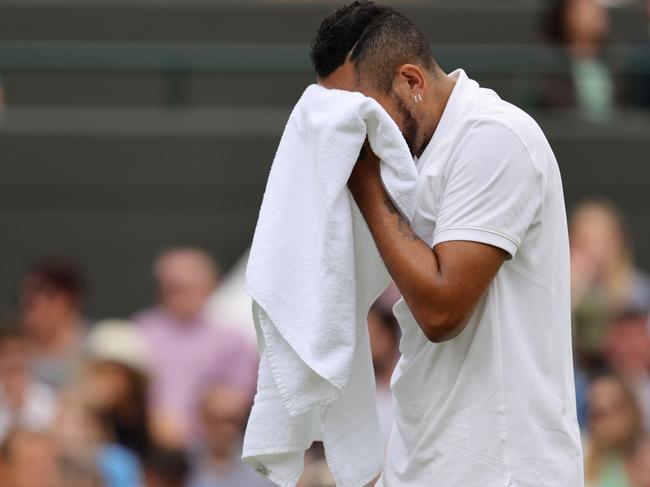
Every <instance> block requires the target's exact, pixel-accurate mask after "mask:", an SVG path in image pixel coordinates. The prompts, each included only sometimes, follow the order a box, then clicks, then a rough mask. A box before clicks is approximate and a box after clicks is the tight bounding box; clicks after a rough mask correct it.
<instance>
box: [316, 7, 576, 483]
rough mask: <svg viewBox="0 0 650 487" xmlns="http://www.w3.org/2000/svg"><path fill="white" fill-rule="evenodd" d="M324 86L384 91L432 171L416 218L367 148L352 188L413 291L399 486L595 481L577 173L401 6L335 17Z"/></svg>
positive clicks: (325, 39)
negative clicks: (446, 55) (589, 465)
mask: <svg viewBox="0 0 650 487" xmlns="http://www.w3.org/2000/svg"><path fill="white" fill-rule="evenodd" d="M312 59H313V62H314V66H315V69H316V73H317V77H318V82H319V83H320V84H322V85H324V86H326V87H328V88H339V89H345V90H353V91H359V92H361V93H364V94H365V95H367V96H370V97H372V98H374V99H376V100H377V101H378V102H379V103H380V104H381V105H382V106H383V107H384V108H385V109H386V111H387V112H388V113H389V114H390V115H391V116H392V118H393V119H394V120H395V122H396V123H397V125H398V126H399V127H400V129H401V131H402V133H403V135H404V137H405V139H406V141H407V143H408V145H409V147H410V149H411V151H412V153H413V156H414V163H415V164H416V165H417V169H418V172H419V183H418V187H417V192H416V201H417V209H416V214H415V217H414V218H413V220H412V221H411V222H410V223H409V222H408V221H407V220H406V219H405V218H404V217H403V216H402V215H401V214H400V213H399V211H398V210H397V209H396V208H395V206H394V205H393V203H392V201H391V200H390V198H389V197H388V196H387V194H386V192H385V190H384V188H383V187H382V183H381V180H380V176H379V161H378V160H377V158H376V157H375V156H374V154H372V152H371V151H370V150H369V149H368V147H366V148H365V149H364V150H362V154H361V155H360V160H359V162H358V163H357V164H356V167H355V169H354V171H353V173H352V175H351V177H350V180H349V183H348V186H349V188H350V191H351V193H352V195H353V196H354V199H355V201H356V202H357V205H358V206H359V208H360V209H361V211H362V213H363V215H364V217H365V219H366V221H367V223H368V226H369V228H370V230H371V232H372V235H373V237H374V239H375V242H376V243H377V246H378V248H379V251H380V253H381V256H382V258H383V260H384V262H385V263H386V266H387V268H388V270H389V272H390V274H391V276H392V277H393V280H394V281H395V283H396V285H397V287H398V288H399V290H400V291H401V294H402V299H401V300H400V301H399V302H398V303H397V304H396V305H395V309H394V312H395V315H396V317H397V319H398V320H399V323H400V326H401V328H402V333H403V335H402V338H401V342H400V351H401V353H402V357H401V359H400V361H399V363H398V365H397V367H396V370H395V372H394V375H393V378H392V381H391V386H392V390H393V394H394V396H395V403H396V412H395V422H394V426H393V430H392V434H391V437H390V442H389V446H388V452H387V460H386V468H385V470H384V473H383V474H382V476H381V478H380V479H379V481H378V484H377V485H380V486H385V487H410V486H413V487H582V486H583V473H582V451H581V446H580V437H579V431H578V424H577V421H576V405H575V390H574V377H573V360H572V351H571V326H570V310H569V246H568V236H567V222H566V214H565V206H564V199H563V193H562V181H561V179H560V172H559V170H558V165H557V162H556V159H555V156H554V155H553V151H552V150H551V147H550V146H549V143H548V142H547V140H546V138H545V136H544V134H543V133H542V130H541V129H540V128H539V126H538V125H537V123H535V121H534V120H533V119H532V118H531V117H530V116H528V115H527V114H526V113H525V112H523V111H522V110H520V109H519V108H517V107H515V106H513V105H511V104H510V103H507V102H506V101H504V100H502V99H501V98H499V96H498V95H497V94H496V93H495V92H494V91H491V90H488V89H485V88H481V87H480V86H479V85H478V84H477V83H476V82H475V81H473V80H472V79H470V78H469V77H468V75H467V74H466V73H465V72H464V71H463V70H457V71H454V72H452V73H450V74H446V73H445V72H443V71H442V69H441V68H440V67H439V66H438V65H437V64H436V61H435V60H434V58H433V55H432V52H431V50H430V47H429V44H428V42H427V40H426V39H425V37H424V35H423V34H422V33H421V32H420V31H419V30H418V29H417V28H416V27H415V25H414V24H413V23H412V22H410V21H409V20H407V19H406V18H405V17H404V16H402V15H401V14H399V13H398V12H396V11H394V10H392V9H389V8H387V7H384V6H380V5H377V4H375V3H372V2H354V3H352V4H350V5H347V6H344V7H342V8H340V9H339V10H338V11H336V12H335V13H334V14H333V15H331V16H329V17H327V18H326V19H325V20H323V22H322V24H321V26H320V28H319V30H318V33H317V35H316V38H315V40H314V43H313V46H312Z"/></svg>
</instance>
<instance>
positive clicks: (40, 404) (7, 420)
mask: <svg viewBox="0 0 650 487" xmlns="http://www.w3.org/2000/svg"><path fill="white" fill-rule="evenodd" d="M2 389H3V388H2V386H1V385H0V443H1V442H2V441H3V440H4V439H5V438H6V436H7V434H8V433H9V431H11V429H12V428H14V427H22V428H27V429H29V430H34V431H43V430H46V429H48V428H49V427H50V426H51V425H52V423H53V421H54V417H55V415H56V411H57V398H56V394H55V392H54V391H53V390H52V389H50V387H49V386H46V385H45V384H41V383H39V382H31V383H30V384H29V385H28V386H27V390H26V391H25V399H24V402H23V406H22V408H21V409H20V410H19V411H13V410H12V409H11V408H10V406H9V404H8V403H7V401H6V400H5V399H4V392H3V390H2Z"/></svg>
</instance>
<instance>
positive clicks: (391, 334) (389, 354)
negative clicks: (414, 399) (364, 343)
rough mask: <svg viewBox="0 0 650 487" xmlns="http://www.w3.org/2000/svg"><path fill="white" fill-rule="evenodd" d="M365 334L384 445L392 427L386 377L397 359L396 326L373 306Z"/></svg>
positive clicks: (391, 399) (397, 334) (393, 319)
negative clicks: (366, 333)
mask: <svg viewBox="0 0 650 487" xmlns="http://www.w3.org/2000/svg"><path fill="white" fill-rule="evenodd" d="M368 333H369V335H370V352H371V354H372V364H373V367H374V369H375V382H376V387H377V411H378V413H379V424H380V426H381V433H382V438H383V440H384V446H388V439H389V437H390V432H391V429H392V427H393V395H392V393H391V391H390V378H391V376H392V374H393V369H394V368H395V364H396V363H397V358H398V348H397V347H398V341H399V338H398V337H399V326H398V324H397V321H396V320H395V318H394V317H393V315H392V314H388V313H386V314H381V313H380V312H379V311H378V308H377V307H373V308H371V309H370V313H369V314H368Z"/></svg>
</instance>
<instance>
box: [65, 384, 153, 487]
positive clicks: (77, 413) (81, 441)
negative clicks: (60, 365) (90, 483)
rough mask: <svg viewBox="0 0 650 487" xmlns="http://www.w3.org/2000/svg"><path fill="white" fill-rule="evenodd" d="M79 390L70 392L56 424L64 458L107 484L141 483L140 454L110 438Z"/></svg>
mask: <svg viewBox="0 0 650 487" xmlns="http://www.w3.org/2000/svg"><path fill="white" fill-rule="evenodd" d="M102 419H103V418H102V417H101V416H100V415H99V414H97V412H96V411H94V410H93V409H92V408H91V407H90V405H89V404H88V403H87V401H86V400H85V398H84V397H83V395H82V394H80V393H79V392H77V391H67V392H66V393H65V394H64V395H63V397H62V399H61V408H60V410H59V414H58V417H57V420H56V422H55V425H54V430H53V432H54V437H55V439H56V441H57V444H58V445H59V447H60V449H61V457H62V461H63V462H64V463H65V464H67V465H73V466H75V467H76V468H78V469H80V471H86V472H88V477H90V478H92V475H91V474H92V472H93V471H94V472H95V474H96V475H97V476H98V477H100V478H101V479H102V481H103V484H104V485H105V487H133V486H138V485H141V470H140V465H139V463H138V460H137V457H136V456H135V455H134V454H132V453H131V452H130V451H129V450H127V449H126V448H123V447H122V446H120V445H118V444H117V443H115V442H114V440H113V439H112V438H110V433H109V428H108V425H106V424H104V423H102Z"/></svg>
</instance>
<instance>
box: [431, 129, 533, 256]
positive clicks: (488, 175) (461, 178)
mask: <svg viewBox="0 0 650 487" xmlns="http://www.w3.org/2000/svg"><path fill="white" fill-rule="evenodd" d="M444 176H445V183H444V185H443V186H442V195H441V197H440V200H439V201H440V205H439V208H438V215H437V218H436V227H435V230H434V234H433V246H434V247H435V246H436V245H437V244H439V243H441V242H447V241H451V240H465V241H473V242H480V243H485V244H489V245H494V246H495V247H499V248H501V249H503V250H505V251H506V252H508V253H509V254H510V256H511V257H514V255H515V254H516V252H517V249H518V248H519V245H520V243H521V241H522V239H523V237H524V235H525V234H526V231H527V230H528V228H529V227H530V225H531V223H532V222H533V220H534V218H535V216H536V214H537V210H538V208H539V206H540V204H541V199H542V198H541V184H540V181H539V178H538V172H537V170H536V168H535V166H534V164H533V161H532V160H531V158H530V155H529V154H528V151H527V150H526V147H525V146H524V144H523V142H522V141H521V140H520V139H519V138H518V137H517V136H516V135H515V134H514V133H513V132H512V131H511V130H510V129H509V128H508V127H506V126H505V125H502V124H501V123H499V122H496V121H492V120H482V121H477V122H474V124H473V125H472V127H471V128H470V129H469V130H468V132H467V134H466V135H465V136H464V137H463V139H462V141H461V142H460V143H459V145H458V147H457V148H456V150H455V152H454V154H453V155H452V157H451V159H450V161H449V164H448V165H447V168H446V170H445V174H444Z"/></svg>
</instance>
